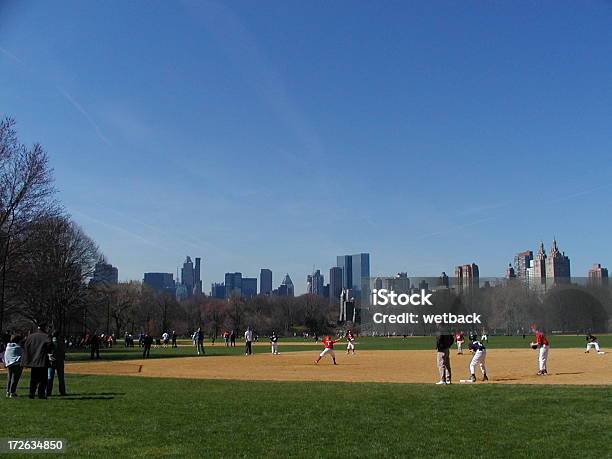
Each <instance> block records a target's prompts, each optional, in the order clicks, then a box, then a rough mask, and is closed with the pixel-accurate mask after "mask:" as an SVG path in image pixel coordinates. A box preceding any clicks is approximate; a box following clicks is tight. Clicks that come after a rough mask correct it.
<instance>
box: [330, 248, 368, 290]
mask: <svg viewBox="0 0 612 459" xmlns="http://www.w3.org/2000/svg"><path fill="white" fill-rule="evenodd" d="M336 261H337V266H338V268H342V288H344V289H350V290H352V294H353V297H354V298H355V299H363V298H366V297H367V295H368V294H369V290H370V254H369V253H358V254H355V255H341V256H339V257H337V258H336Z"/></svg>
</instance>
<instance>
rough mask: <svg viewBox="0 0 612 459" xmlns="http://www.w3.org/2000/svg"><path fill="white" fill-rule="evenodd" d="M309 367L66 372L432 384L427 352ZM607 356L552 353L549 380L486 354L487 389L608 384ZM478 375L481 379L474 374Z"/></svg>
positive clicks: (136, 366) (532, 367)
mask: <svg viewBox="0 0 612 459" xmlns="http://www.w3.org/2000/svg"><path fill="white" fill-rule="evenodd" d="M336 355H337V360H338V365H337V366H334V365H332V363H331V359H330V358H329V357H327V356H326V357H325V358H324V359H323V360H322V361H321V362H320V363H319V364H318V365H314V363H313V361H314V358H315V357H316V356H317V352H314V351H313V352H288V353H285V354H282V353H281V354H280V355H278V356H272V355H269V354H255V355H252V356H249V357H246V356H216V357H193V358H191V357H186V358H174V359H152V360H131V361H114V362H113V361H109V362H100V361H97V362H87V363H67V364H66V371H67V372H68V373H80V374H105V375H107V374H112V375H129V376H143V377H171V378H194V379H237V380H262V381H265V380H268V381H347V382H388V383H432V382H435V381H436V380H437V369H436V367H435V353H433V352H431V351H362V352H358V353H357V354H356V355H354V356H353V355H350V356H347V355H346V354H344V353H343V352H342V351H341V350H338V351H337V352H336ZM610 357H611V355H610V354H606V355H598V354H595V353H590V354H584V353H583V351H581V350H579V349H556V350H555V349H551V352H550V357H549V364H548V368H549V373H550V375H549V376H545V377H541V376H537V375H536V372H537V353H536V352H535V351H531V350H526V349H495V350H489V351H488V355H487V367H488V372H489V378H490V381H489V383H488V384H496V383H497V384H580V385H609V384H612V363H611V362H610ZM470 359H471V357H470V355H469V354H464V355H462V356H461V355H455V354H452V355H451V366H452V370H453V380H454V382H459V379H464V378H467V377H468V376H469V370H468V365H469V362H470ZM478 376H480V375H478Z"/></svg>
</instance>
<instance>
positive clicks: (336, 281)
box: [329, 267, 342, 304]
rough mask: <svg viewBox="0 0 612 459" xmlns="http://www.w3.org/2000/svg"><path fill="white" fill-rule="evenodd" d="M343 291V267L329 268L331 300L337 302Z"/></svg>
mask: <svg viewBox="0 0 612 459" xmlns="http://www.w3.org/2000/svg"><path fill="white" fill-rule="evenodd" d="M341 293H342V268H339V267H333V268H331V269H330V270H329V300H330V302H332V303H334V304H337V303H338V302H339V301H340V294H341Z"/></svg>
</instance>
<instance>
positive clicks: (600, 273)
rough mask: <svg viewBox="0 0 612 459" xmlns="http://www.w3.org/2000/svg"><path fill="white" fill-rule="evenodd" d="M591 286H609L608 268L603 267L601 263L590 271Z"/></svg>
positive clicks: (589, 281)
mask: <svg viewBox="0 0 612 459" xmlns="http://www.w3.org/2000/svg"><path fill="white" fill-rule="evenodd" d="M588 283H589V285H592V286H607V285H608V268H604V267H602V266H601V265H600V264H599V263H597V264H594V265H593V267H592V268H591V269H589V278H588Z"/></svg>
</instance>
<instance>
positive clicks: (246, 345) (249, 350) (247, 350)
mask: <svg viewBox="0 0 612 459" xmlns="http://www.w3.org/2000/svg"><path fill="white" fill-rule="evenodd" d="M251 346H252V343H251V342H250V341H247V342H246V343H244V353H245V354H248V355H251V354H252V353H253V348H252V347H251Z"/></svg>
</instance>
